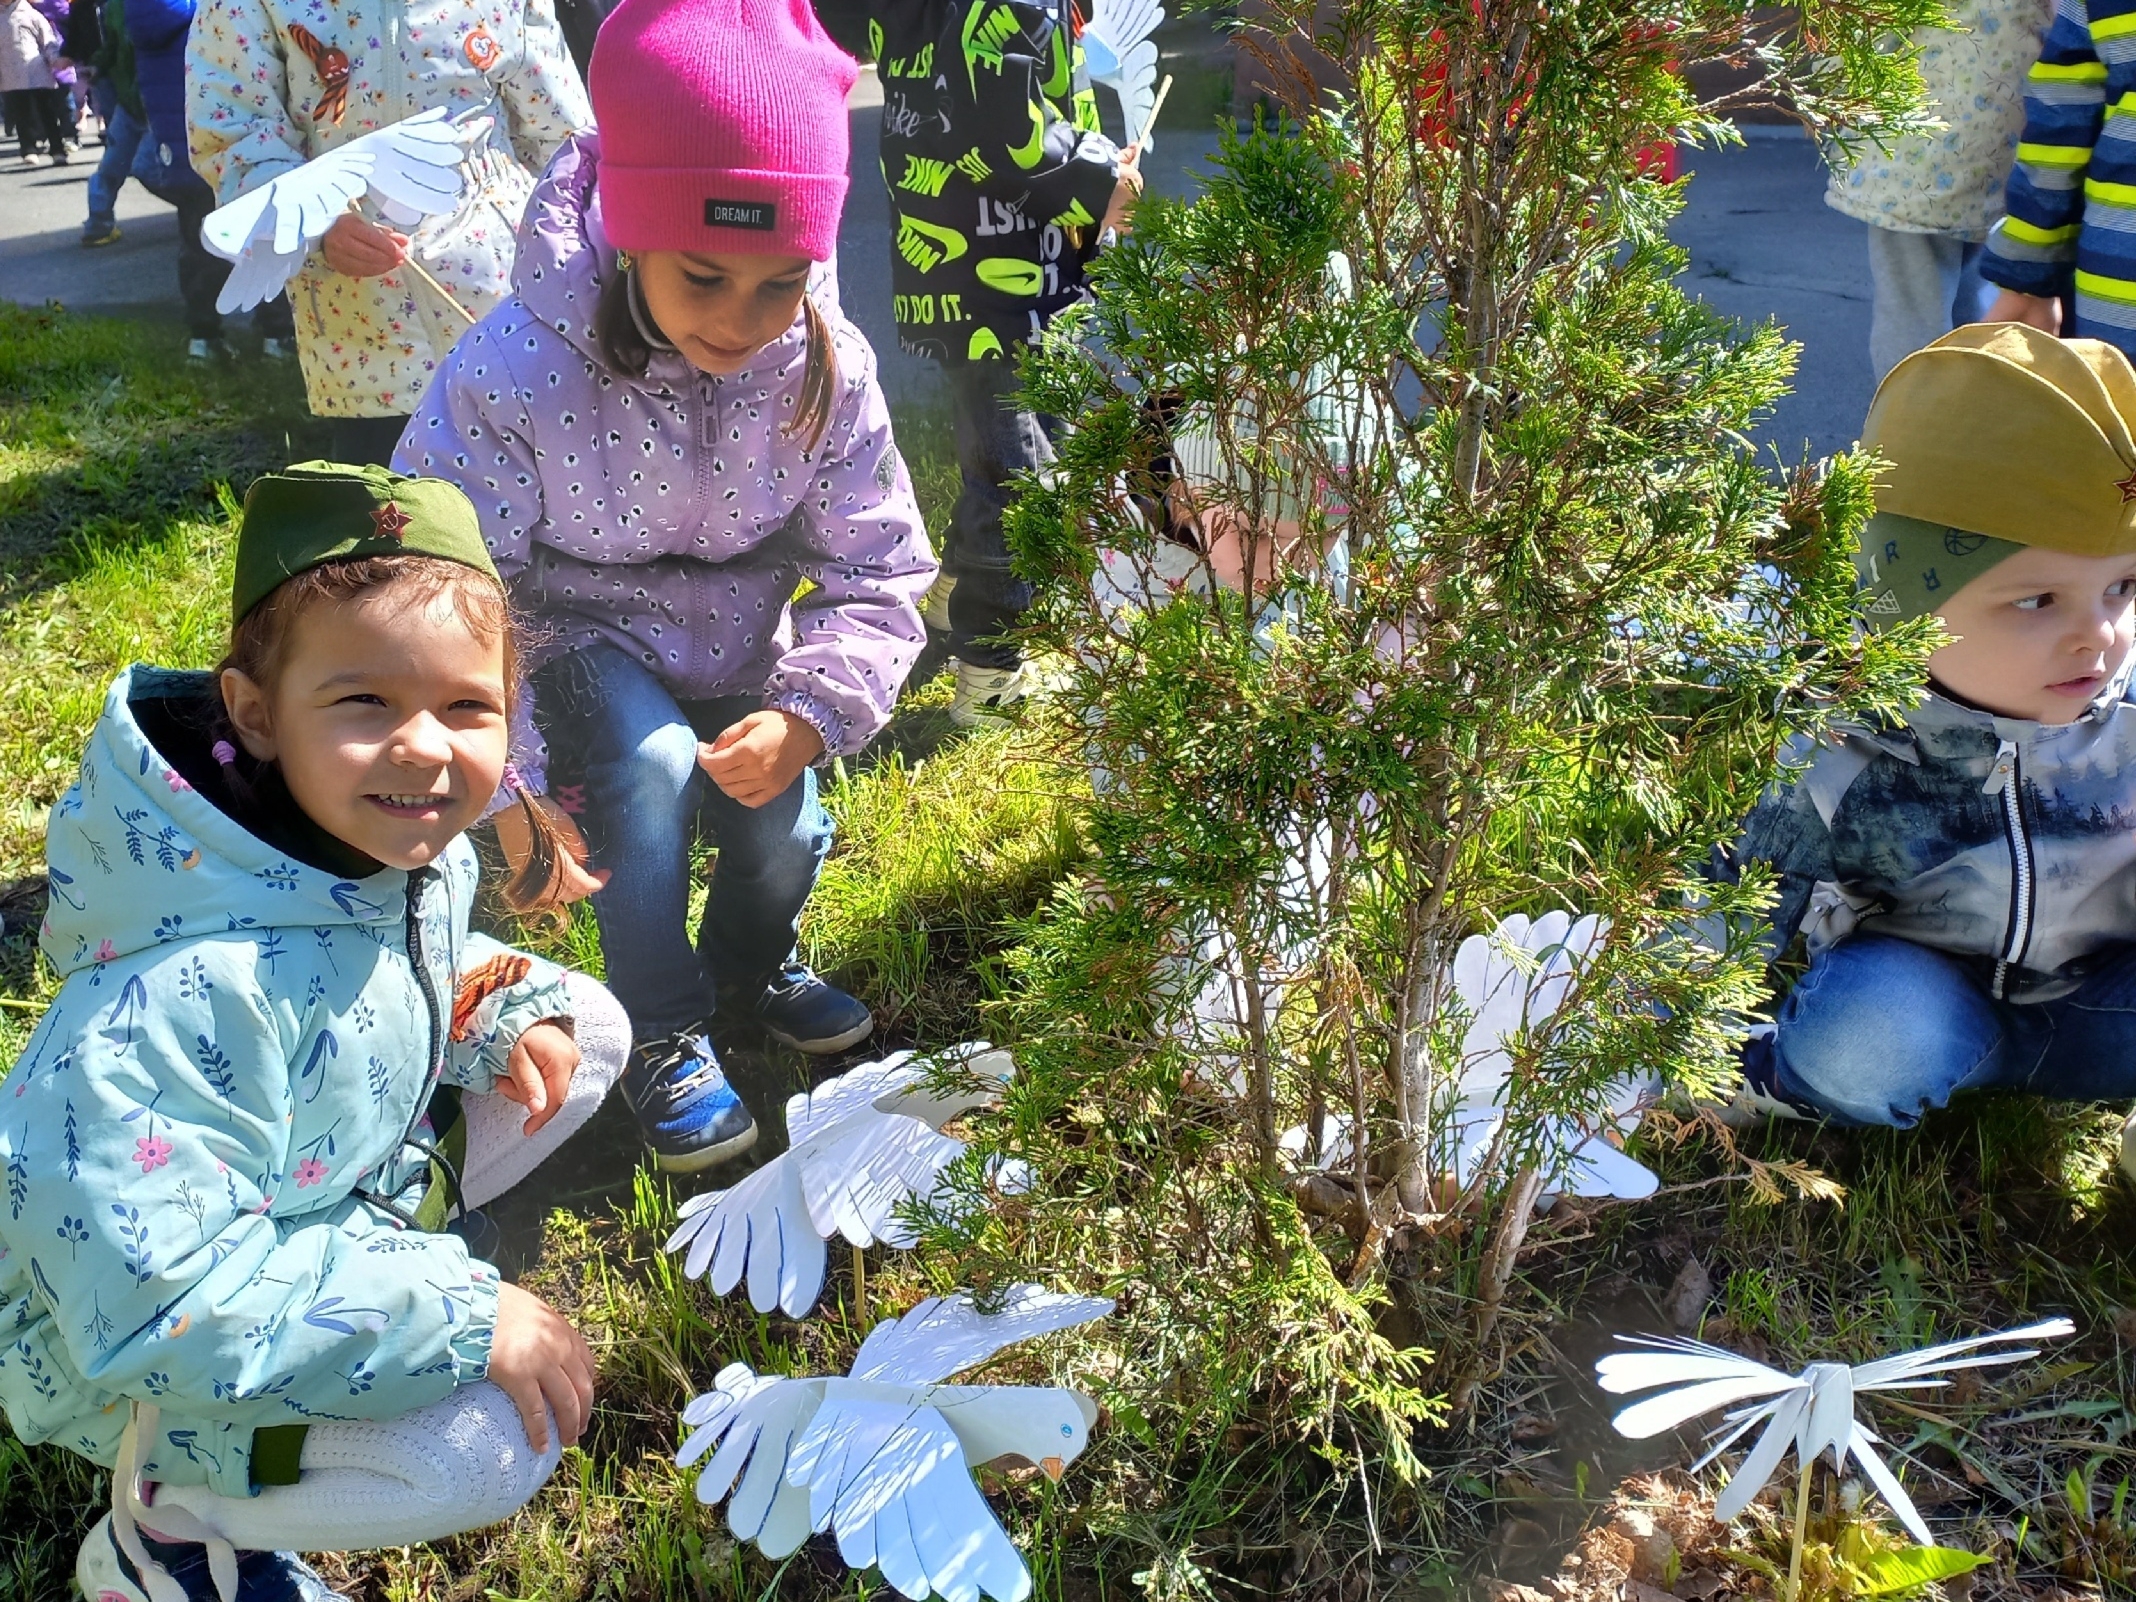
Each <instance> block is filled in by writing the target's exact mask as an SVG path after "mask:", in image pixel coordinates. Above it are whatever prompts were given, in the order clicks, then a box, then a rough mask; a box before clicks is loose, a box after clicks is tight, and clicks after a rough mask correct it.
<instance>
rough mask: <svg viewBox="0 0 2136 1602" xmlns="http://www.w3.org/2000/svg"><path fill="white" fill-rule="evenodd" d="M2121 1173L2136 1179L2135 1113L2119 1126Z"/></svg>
mask: <svg viewBox="0 0 2136 1602" xmlns="http://www.w3.org/2000/svg"><path fill="white" fill-rule="evenodd" d="M2121 1171H2122V1172H2123V1173H2124V1174H2127V1175H2128V1176H2129V1178H2131V1179H2136V1112H2132V1113H2130V1114H2129V1117H2128V1122H2127V1123H2125V1124H2123V1125H2122V1126H2121Z"/></svg>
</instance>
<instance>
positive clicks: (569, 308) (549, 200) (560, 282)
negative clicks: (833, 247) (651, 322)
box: [512, 133, 842, 392]
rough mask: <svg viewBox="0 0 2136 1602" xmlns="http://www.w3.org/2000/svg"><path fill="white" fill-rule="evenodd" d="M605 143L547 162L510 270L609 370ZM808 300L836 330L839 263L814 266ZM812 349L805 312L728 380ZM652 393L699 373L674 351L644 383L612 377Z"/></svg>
mask: <svg viewBox="0 0 2136 1602" xmlns="http://www.w3.org/2000/svg"><path fill="white" fill-rule="evenodd" d="M600 170H601V136H600V135H599V134H598V133H582V134H578V135H575V136H574V137H572V138H571V139H568V140H566V141H565V142H564V144H563V145H562V147H561V148H559V149H558V150H557V152H556V155H555V156H554V157H553V158H552V159H551V160H550V162H549V166H548V169H547V170H546V171H545V172H543V174H542V175H541V178H540V180H539V181H538V182H537V183H536V184H535V186H534V193H533V195H532V196H530V197H529V198H528V200H527V210H526V216H525V217H524V218H523V219H522V220H521V222H520V225H519V253H518V257H517V260H516V261H515V262H514V264H513V267H512V293H513V294H514V295H516V296H517V297H518V299H519V302H520V304H521V305H523V306H525V307H526V308H527V310H528V311H529V312H531V313H532V314H533V315H534V316H535V317H536V318H538V319H540V320H541V321H542V322H544V323H546V324H547V325H548V326H549V327H551V328H553V329H555V330H556V332H557V333H559V334H561V335H562V336H563V337H564V338H565V339H566V340H567V341H569V342H570V344H571V346H572V347H573V348H574V349H575V350H577V351H578V352H579V354H581V355H582V356H584V357H586V358H587V359H588V360H589V361H592V362H594V363H596V364H597V365H599V366H601V367H604V368H605V367H606V366H607V358H606V357H604V356H603V355H602V354H601V345H600V340H599V339H598V338H596V337H595V334H594V331H593V319H594V312H595V309H596V308H597V307H598V306H599V305H600V303H601V286H602V285H603V284H604V283H606V282H607V280H608V277H609V275H610V274H611V273H613V272H614V271H615V266H616V249H615V246H613V245H611V244H610V243H609V242H608V232H607V230H606V229H605V228H603V227H602V226H601V196H600V187H599V179H600ZM808 293H809V296H810V298H811V299H812V300H814V301H815V303H816V309H817V310H818V311H819V312H821V313H822V314H823V316H824V317H825V318H826V319H827V320H829V321H830V322H831V323H833V324H836V323H837V322H838V320H839V318H840V316H841V315H842V314H841V312H840V309H839V305H838V260H837V258H836V257H835V256H833V257H832V258H831V260H829V261H827V262H819V263H817V264H816V265H815V266H814V267H813V268H812V269H811V271H810V273H809V280H808ZM807 350H808V321H807V316H806V313H796V314H795V317H794V321H793V325H792V326H791V327H789V328H788V329H787V330H786V332H785V333H783V334H781V335H780V336H779V337H778V338H777V339H775V340H773V341H772V342H771V343H770V344H769V345H766V346H765V347H764V348H763V349H762V350H761V351H759V352H758V353H757V355H756V356H755V357H754V358H753V359H752V360H751V361H750V363H749V365H748V366H747V367H745V368H743V369H742V370H741V371H740V372H737V373H732V374H723V375H721V376H722V379H723V380H740V379H744V378H749V377H752V376H753V377H757V378H762V379H772V378H776V377H779V376H782V375H783V374H784V372H785V370H786V368H787V367H788V366H790V365H791V364H792V363H794V362H797V361H799V360H801V359H802V357H803V356H805V355H806V354H807ZM610 376H611V377H612V378H614V379H615V380H616V381H617V382H620V383H636V384H637V385H638V387H639V388H641V389H647V390H652V391H655V392H662V391H667V392H672V391H677V390H684V389H688V388H689V387H690V386H691V385H693V384H694V383H695V382H696V381H697V379H698V377H699V374H698V372H697V369H695V368H694V367H692V366H691V365H690V364H689V362H688V361H687V360H685V359H684V358H683V356H682V355H681V353H680V352H678V351H674V350H656V351H654V352H653V357H652V360H651V361H650V362H649V363H648V364H647V365H646V372H645V377H644V379H643V380H632V379H628V378H624V377H622V376H620V375H614V374H611V375H610Z"/></svg>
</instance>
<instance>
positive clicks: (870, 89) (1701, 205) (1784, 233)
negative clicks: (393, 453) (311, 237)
mask: <svg viewBox="0 0 2136 1602" xmlns="http://www.w3.org/2000/svg"><path fill="white" fill-rule="evenodd" d="M879 96H880V91H879V89H877V88H876V86H875V81H874V78H873V75H872V74H870V75H866V76H863V78H862V79H861V82H860V84H859V85H858V86H857V87H856V89H855V92H854V100H853V108H852V112H851V116H852V139H853V155H852V171H853V187H852V191H851V195H850V198H849V199H848V201H847V204H846V212H845V220H844V223H843V226H842V228H841V230H840V234H839V271H840V289H841V293H842V296H843V298H844V302H845V308H846V312H847V315H849V316H851V317H852V318H853V319H854V320H855V321H856V322H857V323H859V324H860V326H861V328H862V329H863V331H864V332H866V334H867V335H868V337H869V339H870V340H871V341H872V342H873V343H874V345H875V348H876V350H877V352H878V353H880V356H881V360H882V373H883V381H884V387H885V388H886V389H887V390H888V391H889V392H890V393H891V394H892V395H893V396H903V395H914V394H919V393H924V392H925V391H926V390H927V389H928V388H929V387H931V386H932V385H933V384H934V383H935V381H936V380H935V376H934V370H933V367H932V365H931V364H929V363H926V362H921V361H917V360H914V359H913V358H910V357H907V356H903V355H901V354H899V352H898V349H897V338H896V333H895V330H894V328H893V326H892V323H891V318H890V274H889V267H888V258H887V241H888V239H889V234H890V230H889V201H888V197H887V196H886V195H885V193H884V190H883V185H882V180H881V178H880V177H879V176H878V169H877V155H876V129H877V122H878V116H879V113H878V112H877V110H876V106H877V105H878V104H879ZM1751 134H1752V137H1751V138H1750V139H1749V140H1748V141H1747V143H1746V144H1745V145H1743V146H1742V147H1741V148H1738V149H1732V150H1726V151H1719V152H1698V153H1693V154H1692V155H1691V157H1690V159H1689V161H1688V163H1687V165H1689V166H1690V167H1691V168H1693V169H1694V171H1695V172H1696V179H1695V181H1694V182H1693V183H1692V185H1691V198H1690V204H1689V207H1688V209H1687V210H1686V212H1685V214H1684V216H1683V217H1682V218H1681V219H1680V221H1679V223H1678V226H1677V230H1676V232H1677V238H1678V240H1679V242H1681V243H1682V244H1683V245H1684V246H1685V247H1686V248H1687V249H1688V250H1689V252H1690V255H1691V266H1690V268H1689V271H1688V275H1687V282H1688V284H1689V286H1690V288H1691V289H1692V290H1693V292H1694V293H1696V294H1698V295H1700V296H1702V297H1703V298H1705V299H1706V300H1708V301H1710V302H1711V303H1712V304H1713V305H1715V306H1716V307H1718V308H1720V309H1721V310H1722V311H1725V312H1727V313H1728V314H1730V315H1731V316H1734V317H1738V318H1743V319H1746V320H1758V319H1763V318H1773V319H1776V320H1777V321H1778V322H1779V323H1780V324H1781V325H1782V326H1783V327H1784V328H1785V329H1786V330H1787V332H1788V334H1789V335H1790V337H1792V338H1793V339H1795V340H1797V341H1799V342H1800V343H1801V345H1802V359H1801V369H1800V372H1799V374H1798V377H1797V384H1796V392H1795V393H1794V394H1793V395H1791V396H1790V397H1789V398H1788V399H1787V400H1786V401H1785V402H1783V403H1782V405H1781V406H1780V408H1779V409H1778V412H1777V413H1776V415H1775V416H1774V417H1773V418H1772V419H1771V420H1770V421H1769V422H1768V423H1767V424H1766V425H1765V427H1763V428H1762V429H1761V430H1759V438H1760V442H1761V443H1763V444H1768V445H1770V446H1772V447H1773V448H1775V449H1776V450H1778V451H1779V452H1780V454H1781V455H1782V456H1783V457H1785V458H1786V459H1788V460H1795V459H1798V458H1799V457H1801V456H1802V455H1803V454H1804V452H1805V448H1807V450H1808V451H1809V452H1810V453H1813V454H1819V455H1822V454H1825V453H1829V452H1831V451H1835V450H1840V449H1843V448H1845V447H1846V446H1847V445H1848V444H1850V443H1851V442H1852V441H1853V439H1854V437H1855V431H1856V429H1857V428H1858V427H1859V426H1860V423H1861V419H1862V415H1863V413H1864V412H1865V411H1866V410H1867V408H1868V404H1869V395H1870V390H1871V387H1872V386H1871V382H1870V375H1869V360H1868V342H1869V298H1868V297H1869V263H1868V247H1867V244H1866V243H1865V238H1864V230H1863V228H1862V225H1861V224H1859V223H1857V222H1854V221H1852V220H1850V219H1848V218H1845V217H1842V216H1840V215H1839V214H1838V213H1837V212H1835V211H1832V210H1831V209H1830V208H1828V207H1827V206H1826V205H1825V204H1824V199H1823V196H1824V171H1823V167H1822V165H1821V163H1820V162H1819V161H1818V158H1817V154H1816V151H1815V149H1814V148H1813V147H1812V146H1811V145H1810V143H1809V142H1808V141H1807V140H1805V139H1803V138H1801V137H1799V135H1795V136H1788V135H1791V134H1792V131H1786V133H1785V134H1783V131H1780V130H1770V129H1753V130H1751ZM1215 145H1216V136H1215V134H1214V133H1213V132H1210V133H1205V134H1199V135H1196V134H1190V133H1182V132H1177V131H1172V132H1167V133H1165V134H1164V135H1163V136H1162V137H1161V138H1160V139H1159V140H1158V143H1157V148H1156V150H1155V151H1154V152H1153V153H1152V155H1151V157H1150V160H1149V163H1148V169H1149V175H1150V182H1151V185H1152V187H1153V188H1154V189H1155V190H1157V191H1158V192H1161V193H1170V194H1180V193H1186V192H1189V191H1191V189H1192V188H1193V186H1194V182H1195V179H1194V173H1195V171H1196V169H1197V168H1199V167H1200V166H1201V164H1202V163H1203V162H1204V161H1205V160H1206V158H1207V156H1208V154H1209V153H1210V152H1211V151H1212V150H1213V149H1214V148H1215ZM97 154H98V152H97V150H96V147H95V146H93V145H92V146H91V147H90V148H88V149H86V150H84V151H82V152H81V153H80V155H79V156H78V157H77V159H76V161H75V163H74V164H73V165H72V166H68V167H60V168H53V167H44V168H37V169H32V170H29V171H23V170H19V169H18V168H17V166H16V163H15V162H14V161H13V159H12V158H4V159H0V295H4V296H5V297H6V298H8V299H10V300H14V301H19V302H24V303H28V304H32V305H35V304H42V303H43V302H46V301H52V300H56V301H60V302H62V303H64V304H65V305H67V306H69V307H73V308H75V309H78V310H82V311H95V312H105V313H118V314H123V315H132V316H145V317H151V318H155V319H158V320H167V319H175V318H176V317H177V315H178V312H179V301H178V281H177V267H176V243H175V241H176V234H177V229H176V223H175V214H174V213H173V212H172V211H171V210H170V208H169V207H167V206H165V205H163V204H162V203H161V202H159V201H157V200H155V199H153V198H152V197H150V196H149V195H147V194H146V193H145V192H144V191H143V190H142V189H141V187H140V186H139V185H138V184H133V183H129V184H128V185H127V186H126V187H125V189H124V191H123V192H122V193H121V196H120V201H119V208H118V215H119V226H120V230H121V233H122V234H123V236H124V237H123V238H122V239H121V240H120V241H119V242H118V243H117V244H115V245H108V246H104V247H101V248H99V249H96V250H85V249H83V248H82V247H81V245H80V244H79V243H78V240H79V236H80V232H81V225H82V220H83V218H84V216H85V215H86V214H87V210H88V201H87V195H88V180H89V174H90V172H91V170H92V169H93V167H94V164H95V157H96V155H97Z"/></svg>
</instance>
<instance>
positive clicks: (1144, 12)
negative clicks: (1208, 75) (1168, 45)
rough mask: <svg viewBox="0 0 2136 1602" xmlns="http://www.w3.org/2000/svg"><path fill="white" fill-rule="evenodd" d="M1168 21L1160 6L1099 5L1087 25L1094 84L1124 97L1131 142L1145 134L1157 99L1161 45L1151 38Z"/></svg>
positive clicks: (1100, 0)
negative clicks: (1143, 130)
mask: <svg viewBox="0 0 2136 1602" xmlns="http://www.w3.org/2000/svg"><path fill="white" fill-rule="evenodd" d="M1163 21H1164V7H1163V6H1162V5H1160V4H1158V3H1157V0H1097V3H1096V5H1094V6H1093V7H1092V10H1091V15H1090V20H1089V21H1088V22H1086V23H1085V24H1084V25H1083V56H1084V61H1085V64H1086V65H1087V66H1088V68H1089V71H1090V76H1091V78H1092V80H1093V81H1095V82H1098V83H1102V84H1104V85H1105V86H1106V87H1107V88H1109V89H1111V90H1112V92H1113V93H1114V94H1116V95H1118V96H1119V97H1120V113H1121V117H1122V120H1123V122H1124V123H1125V125H1126V133H1125V135H1124V136H1123V137H1125V138H1127V139H1133V138H1135V137H1136V136H1137V135H1138V134H1140V133H1141V132H1142V125H1143V124H1144V123H1145V122H1147V121H1148V120H1149V115H1150V105H1151V103H1152V101H1153V100H1154V99H1155V98H1156V97H1155V94H1154V92H1153V91H1154V90H1155V87H1156V83H1157V43H1156V41H1155V40H1154V39H1152V38H1151V37H1150V35H1151V34H1153V33H1155V32H1156V31H1157V28H1158V26H1159V24H1161V23H1162V22H1163ZM1156 142H1157V141H1156V140H1155V139H1154V138H1152V139H1151V140H1150V144H1152V145H1155V144H1156Z"/></svg>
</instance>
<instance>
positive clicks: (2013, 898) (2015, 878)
mask: <svg viewBox="0 0 2136 1602" xmlns="http://www.w3.org/2000/svg"><path fill="white" fill-rule="evenodd" d="M2023 788H2024V770H2023V768H2022V766H2021V765H2020V763H2019V760H2018V751H2017V742H2016V741H2015V740H2010V739H2005V740H2003V741H2002V742H2001V743H2000V744H1999V745H1998V746H1997V747H1996V748H1995V768H1994V771H1992V772H1991V773H1990V774H1989V775H1988V782H1987V783H1986V784H1984V785H1982V786H1981V787H1980V790H1981V794H1983V795H1999V796H2001V797H2002V804H2003V828H2004V830H2005V832H2007V833H2008V835H2009V837H2010V922H2009V934H2008V936H2007V938H2005V940H2004V941H2003V951H2002V956H2001V957H2000V958H1998V959H1997V961H1996V963H1995V982H1994V984H1993V985H1992V987H1991V993H1992V994H1993V995H1994V997H1995V999H1996V1000H1997V1001H2001V1000H2002V999H2003V991H2004V988H2005V985H2006V982H2007V980H2008V978H2009V972H2010V965H2011V964H2012V963H2014V962H2017V961H2018V960H2019V959H2020V958H2022V957H2023V956H2024V954H2025V947H2026V946H2028V945H2030V944H2031V942H2032V890H2033V879H2032V839H2031V837H2030V836H2029V835H2028V834H2027V833H2026V832H2025V810H2024V805H2023V801H2022V796H2021V792H2022V790H2023Z"/></svg>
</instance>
